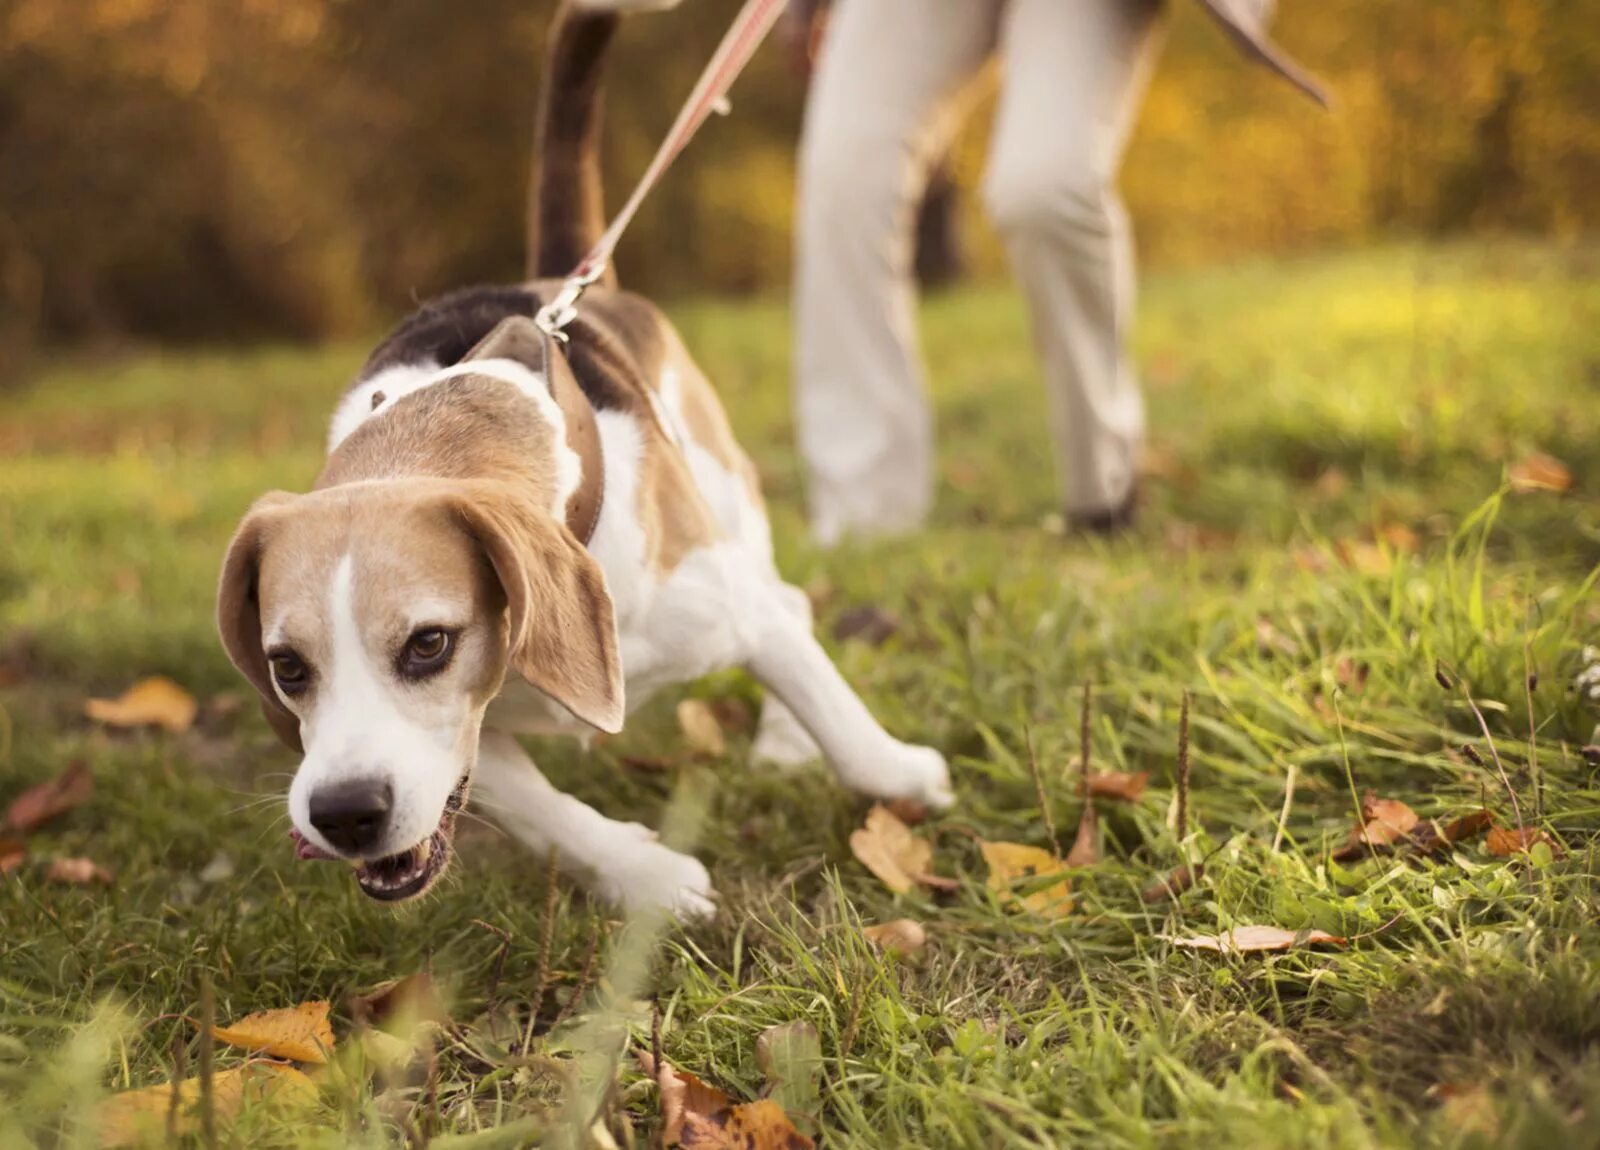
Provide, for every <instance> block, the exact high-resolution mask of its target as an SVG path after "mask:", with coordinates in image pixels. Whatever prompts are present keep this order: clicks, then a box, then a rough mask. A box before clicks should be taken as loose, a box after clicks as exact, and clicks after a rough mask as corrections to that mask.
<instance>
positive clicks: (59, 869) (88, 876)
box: [45, 858, 111, 886]
mask: <svg viewBox="0 0 1600 1150" xmlns="http://www.w3.org/2000/svg"><path fill="white" fill-rule="evenodd" d="M45 878H47V879H49V880H50V881H51V882H60V883H67V884H68V885H70V886H88V885H90V884H91V883H101V884H107V883H110V882H111V872H110V871H108V870H106V868H105V867H103V866H100V865H99V864H98V863H96V862H95V861H94V860H93V859H84V858H72V859H54V860H52V861H51V863H50V869H49V870H48V871H47V872H45Z"/></svg>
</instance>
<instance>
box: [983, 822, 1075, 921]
mask: <svg viewBox="0 0 1600 1150" xmlns="http://www.w3.org/2000/svg"><path fill="white" fill-rule="evenodd" d="M978 849H979V850H980V851H982V852H983V861H984V862H986V863H988V864H989V889H990V890H992V891H994V893H995V895H996V896H997V897H998V898H999V900H1000V905H1001V906H1004V907H1010V908H1012V909H1016V908H1022V909H1024V910H1029V911H1032V912H1033V913H1034V914H1039V915H1043V916H1044V917H1046V918H1064V917H1066V915H1068V914H1069V913H1071V911H1072V879H1071V878H1069V877H1068V876H1067V864H1066V863H1064V862H1063V861H1062V860H1061V859H1059V858H1057V857H1056V856H1055V855H1053V854H1051V853H1050V852H1049V851H1047V850H1044V849H1043V848H1041V847H1030V846H1025V845H1024V844H1022V843H991V842H984V841H982V840H979V842H978ZM1055 875H1060V876H1061V878H1060V881H1058V882H1053V883H1047V884H1044V886H1043V888H1042V889H1036V888H1039V887H1040V883H1039V881H1038V880H1039V879H1042V878H1050V877H1052V876H1055ZM1019 883H1020V884H1022V885H1024V886H1026V887H1027V888H1028V889H1027V892H1026V893H1024V894H1020V895H1019V894H1018V893H1017V891H1016V890H1015V889H1014V888H1015V887H1016V886H1017V885H1018V884H1019Z"/></svg>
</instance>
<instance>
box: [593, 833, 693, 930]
mask: <svg viewBox="0 0 1600 1150" xmlns="http://www.w3.org/2000/svg"><path fill="white" fill-rule="evenodd" d="M625 829H626V831H627V832H628V833H627V834H626V835H624V836H622V840H623V841H620V842H618V843H617V845H616V849H615V851H614V852H613V855H612V858H611V860H610V861H609V862H608V863H607V865H606V867H605V870H604V871H603V872H602V873H601V874H600V875H598V876H597V878H598V883H597V886H598V888H599V892H600V894H601V895H603V896H604V897H605V898H606V899H607V900H608V901H610V902H612V903H615V904H616V905H617V906H620V907H622V908H623V909H625V910H630V911H647V910H664V911H666V912H667V913H668V914H670V915H672V916H673V917H674V918H676V919H677V920H678V921H680V922H692V921H696V920H700V919H707V918H710V917H711V916H712V915H714V914H716V913H717V904H716V901H715V900H716V897H717V892H716V891H715V890H714V889H713V888H712V886H711V874H710V872H708V871H707V870H706V868H705V865H704V864H703V863H701V861H700V860H699V859H697V858H694V857H693V856H691V855H686V854H680V853H679V852H678V851H675V850H673V849H671V848H670V847H665V846H662V845H661V843H659V842H657V841H656V835H655V832H654V831H652V830H650V829H649V828H648V827H643V826H640V825H639V824H638V823H630V824H627V826H626V828H625Z"/></svg>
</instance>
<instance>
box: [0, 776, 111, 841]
mask: <svg viewBox="0 0 1600 1150" xmlns="http://www.w3.org/2000/svg"><path fill="white" fill-rule="evenodd" d="M93 794H94V777H93V776H92V775H91V774H90V773H89V765H88V764H87V763H84V762H82V761H79V762H75V763H72V764H71V765H70V766H68V767H67V769H66V770H65V771H63V772H62V773H61V774H59V775H57V776H56V777H55V778H53V779H51V780H50V781H48V782H44V783H40V784H38V785H37V786H33V787H29V788H28V789H27V790H25V791H23V792H22V793H21V794H20V795H18V796H17V797H16V798H15V799H12V800H11V806H10V807H8V808H7V809H6V829H7V830H13V831H18V832H21V833H23V834H26V833H27V832H28V831H31V830H33V829H34V828H35V827H38V826H39V825H40V824H42V823H46V822H49V821H50V820H51V819H53V818H55V817H56V816H57V815H59V814H64V813H65V812H67V811H70V810H72V808H74V807H80V806H82V805H83V804H84V803H86V802H88V801H89V798H90V796H91V795H93Z"/></svg>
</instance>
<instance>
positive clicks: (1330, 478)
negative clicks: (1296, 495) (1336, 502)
mask: <svg viewBox="0 0 1600 1150" xmlns="http://www.w3.org/2000/svg"><path fill="white" fill-rule="evenodd" d="M1312 487H1313V488H1314V489H1315V490H1316V493H1317V494H1318V495H1320V496H1322V498H1324V499H1337V498H1339V496H1341V495H1343V494H1344V493H1345V492H1346V491H1348V490H1350V477H1349V476H1348V475H1346V474H1345V473H1344V469H1343V468H1341V467H1330V468H1328V469H1327V470H1326V471H1324V472H1323V473H1322V474H1321V475H1319V476H1317V481H1316V482H1315V483H1314V484H1312Z"/></svg>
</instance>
